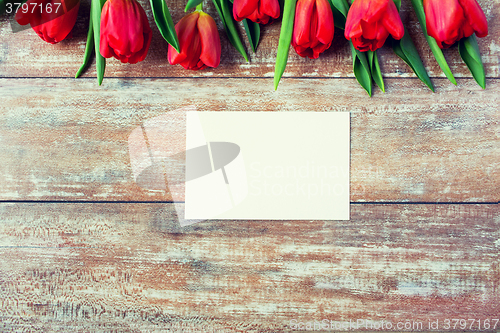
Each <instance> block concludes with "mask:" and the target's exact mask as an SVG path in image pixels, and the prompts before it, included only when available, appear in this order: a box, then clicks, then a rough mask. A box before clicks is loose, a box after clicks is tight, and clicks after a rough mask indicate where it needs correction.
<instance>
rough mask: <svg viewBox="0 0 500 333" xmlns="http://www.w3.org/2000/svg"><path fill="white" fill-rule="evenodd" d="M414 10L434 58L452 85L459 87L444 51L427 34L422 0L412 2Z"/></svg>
mask: <svg viewBox="0 0 500 333" xmlns="http://www.w3.org/2000/svg"><path fill="white" fill-rule="evenodd" d="M411 3H412V5H413V8H414V9H415V13H416V14H417V18H418V21H419V22H420V26H421V27H422V31H423V33H424V36H425V38H426V39H427V44H429V47H430V48H431V51H432V53H433V54H434V57H435V58H436V61H437V63H438V64H439V67H441V69H442V70H443V73H444V75H446V77H447V78H448V80H450V82H451V83H453V84H454V85H457V81H456V80H455V77H454V76H453V73H452V72H451V69H450V66H448V63H447V62H446V59H445V57H444V55H443V51H442V50H441V49H440V48H439V45H438V44H437V42H436V40H435V39H434V38H432V37H431V36H429V35H428V34H427V26H426V23H425V11H424V5H423V3H422V0H411Z"/></svg>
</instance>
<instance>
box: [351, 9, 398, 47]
mask: <svg viewBox="0 0 500 333" xmlns="http://www.w3.org/2000/svg"><path fill="white" fill-rule="evenodd" d="M404 33H405V31H404V27H403V23H402V22H401V18H400V17H399V13H398V9H397V8H396V5H395V4H394V2H393V1H392V0H355V1H354V3H353V4H352V6H351V8H350V9H349V13H348V14H347V20H346V24H345V33H344V35H345V38H347V39H350V40H351V41H352V44H353V45H354V47H355V48H356V49H358V50H360V51H362V52H364V51H368V50H371V51H375V50H377V49H378V48H380V47H382V45H384V43H385V40H386V39H387V37H389V34H390V35H392V37H393V38H395V39H398V40H399V39H401V38H403V36H404Z"/></svg>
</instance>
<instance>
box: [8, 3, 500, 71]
mask: <svg viewBox="0 0 500 333" xmlns="http://www.w3.org/2000/svg"><path fill="white" fill-rule="evenodd" d="M140 2H141V3H142V5H143V7H144V8H145V10H146V12H147V15H148V17H149V19H150V25H151V27H152V29H153V40H152V43H151V48H150V51H149V54H148V56H147V58H146V60H145V61H144V62H142V63H139V64H136V65H129V64H122V63H120V62H119V61H118V60H116V59H110V60H109V61H108V62H107V66H106V77H235V76H238V77H272V76H273V73H274V62H275V58H276V48H277V44H278V36H279V29H280V22H275V23H273V24H271V25H269V26H266V27H264V28H263V32H262V41H261V44H260V46H259V49H258V51H257V53H256V54H251V62H250V63H246V62H245V61H244V59H243V58H242V57H241V56H240V55H239V54H238V53H237V52H236V51H235V50H234V48H233V47H232V46H231V45H230V44H229V42H228V40H227V37H226V35H225V32H224V30H223V27H222V25H221V24H220V22H219V19H218V16H217V13H216V12H215V9H214V8H213V5H212V4H211V3H210V2H207V4H206V5H205V7H206V8H207V11H208V12H209V13H210V14H211V15H212V16H213V17H214V18H216V21H217V22H218V25H219V32H220V35H221V40H222V59H221V65H220V66H219V67H218V68H217V69H207V70H204V71H186V70H184V69H183V68H182V67H180V66H171V65H169V64H168V61H167V57H166V55H167V43H166V42H165V41H164V40H163V38H162V37H161V35H160V33H159V31H158V29H157V28H156V26H155V25H154V21H153V19H152V13H151V10H150V5H149V1H147V0H141V1H140ZM478 2H479V3H480V4H481V6H482V8H483V10H484V12H485V14H486V17H487V18H488V23H489V36H487V37H486V38H482V39H479V46H480V49H481V53H482V59H483V62H484V64H485V69H486V75H487V77H499V76H500V70H499V64H500V43H499V40H500V23H499V20H498V19H497V18H498V17H499V16H500V0H479V1H478ZM168 3H169V6H170V8H171V10H172V16H173V18H174V21H175V22H177V21H178V20H180V18H181V17H182V16H183V15H184V13H183V8H184V6H185V1H180V0H174V1H169V2H168ZM402 3H403V5H402V12H401V16H402V20H403V22H404V24H405V26H406V27H407V28H408V31H409V32H410V34H411V36H412V37H413V38H414V40H415V44H416V45H417V48H418V50H419V52H420V55H421V57H422V59H423V61H424V64H425V65H426V67H427V69H428V71H429V74H430V76H431V77H444V74H443V73H442V72H441V70H440V68H439V66H438V65H437V63H436V61H435V60H434V58H433V55H432V53H431V51H430V49H429V47H428V46H427V44H426V41H425V39H424V37H423V35H422V32H421V30H420V26H419V25H418V21H417V19H416V17H415V15H414V13H413V9H412V8H411V4H410V1H409V0H403V1H402ZM88 13H89V5H88V3H86V2H84V3H82V6H81V8H80V14H79V19H78V21H77V24H76V26H75V28H74V29H73V38H71V39H68V40H65V41H63V42H61V43H59V44H57V45H50V44H47V43H45V42H43V41H42V40H41V39H40V38H39V37H38V36H37V35H36V34H35V33H34V32H33V31H32V30H31V29H28V30H23V31H21V32H17V33H12V29H11V26H10V24H9V21H8V20H7V18H3V19H2V21H0V76H3V77H74V75H75V73H76V71H77V70H78V68H79V66H80V64H81V62H82V60H83V53H84V49H85V41H86V36H87V27H88V16H89V14H88ZM240 30H241V32H243V29H240ZM335 34H336V35H335V38H334V41H333V44H332V46H331V48H330V49H329V50H327V51H326V52H325V53H324V54H323V55H322V56H321V57H320V59H319V60H316V61H312V60H309V59H303V58H301V57H299V56H297V55H296V54H295V52H294V51H292V52H290V59H289V63H288V66H287V69H286V71H285V77H304V76H306V77H354V75H353V73H352V59H351V52H350V49H349V45H348V43H347V41H346V40H345V38H344V36H343V31H341V30H338V29H337V30H336V32H335ZM244 39H246V37H244ZM247 50H250V48H249V47H248V44H247ZM444 53H445V56H446V58H447V59H448V61H449V64H450V67H451V69H452V71H453V72H454V74H455V76H456V77H467V78H470V77H471V75H470V72H469V71H468V70H467V68H466V66H465V64H464V63H463V62H462V60H461V59H460V56H459V54H458V49H457V47H452V48H451V49H448V50H445V52H444ZM379 54H380V61H381V66H382V71H383V73H384V76H386V77H415V76H414V74H413V73H412V72H411V70H410V69H409V68H408V66H407V65H406V64H405V63H404V62H403V61H402V60H401V59H399V58H398V57H397V56H396V55H394V54H393V52H392V50H391V49H390V48H389V47H388V46H386V47H385V48H383V49H381V50H380V51H379ZM84 76H88V77H95V76H96V73H95V65H92V66H90V68H89V70H88V72H87V73H86V74H85V75H84Z"/></svg>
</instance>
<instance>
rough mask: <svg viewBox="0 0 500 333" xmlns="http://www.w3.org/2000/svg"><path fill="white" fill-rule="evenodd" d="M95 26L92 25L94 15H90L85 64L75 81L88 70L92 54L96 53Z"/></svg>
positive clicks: (77, 73)
mask: <svg viewBox="0 0 500 333" xmlns="http://www.w3.org/2000/svg"><path fill="white" fill-rule="evenodd" d="M94 47H95V45H94V24H93V23H92V15H90V19H89V31H88V32H87V44H86V45H85V54H84V55H83V63H82V65H81V66H80V68H79V69H78V72H76V75H75V79H77V78H79V77H80V75H82V73H83V71H84V70H85V68H87V66H88V64H89V62H90V58H91V57H92V53H93V52H94Z"/></svg>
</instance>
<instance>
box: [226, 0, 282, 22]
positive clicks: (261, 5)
mask: <svg viewBox="0 0 500 333" xmlns="http://www.w3.org/2000/svg"><path fill="white" fill-rule="evenodd" d="M233 16H234V19H235V20H236V21H241V20H243V19H249V20H250V21H253V22H256V23H260V24H267V23H269V21H270V20H271V19H277V18H278V17H279V16H280V5H279V3H278V0H234V2H233Z"/></svg>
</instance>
